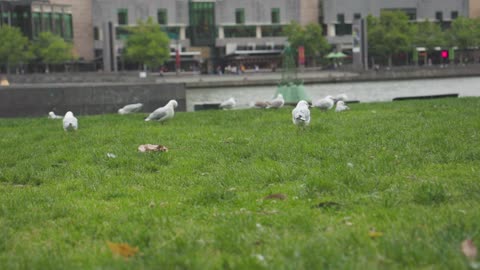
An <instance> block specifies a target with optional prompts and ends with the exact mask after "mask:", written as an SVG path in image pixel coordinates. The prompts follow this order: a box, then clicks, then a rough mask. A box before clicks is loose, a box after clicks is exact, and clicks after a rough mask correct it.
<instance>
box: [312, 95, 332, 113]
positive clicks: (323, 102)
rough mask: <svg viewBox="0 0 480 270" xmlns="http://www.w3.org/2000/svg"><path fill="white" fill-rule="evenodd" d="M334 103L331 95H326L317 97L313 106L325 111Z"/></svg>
mask: <svg viewBox="0 0 480 270" xmlns="http://www.w3.org/2000/svg"><path fill="white" fill-rule="evenodd" d="M334 104H335V100H334V99H333V97H332V96H326V97H324V98H322V99H319V100H317V101H315V102H313V107H316V108H319V109H320V110H322V111H327V110H330V109H331V108H333V105H334Z"/></svg>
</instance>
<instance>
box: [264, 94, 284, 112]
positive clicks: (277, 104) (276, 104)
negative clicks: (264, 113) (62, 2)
mask: <svg viewBox="0 0 480 270" xmlns="http://www.w3.org/2000/svg"><path fill="white" fill-rule="evenodd" d="M283 104H285V100H284V99H283V95H282V94H278V95H277V97H276V98H275V99H273V100H272V101H270V102H269V105H268V107H267V108H274V109H279V108H281V107H283Z"/></svg>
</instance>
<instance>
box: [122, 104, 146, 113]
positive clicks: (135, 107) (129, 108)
mask: <svg viewBox="0 0 480 270" xmlns="http://www.w3.org/2000/svg"><path fill="white" fill-rule="evenodd" d="M142 107H143V104H142V103H135V104H128V105H125V106H124V107H123V108H121V109H119V110H118V113H119V114H129V113H134V112H138V111H140V110H141V109H142Z"/></svg>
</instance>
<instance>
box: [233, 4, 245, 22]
mask: <svg viewBox="0 0 480 270" xmlns="http://www.w3.org/2000/svg"><path fill="white" fill-rule="evenodd" d="M235 23H236V24H244V23H245V10H244V9H243V8H237V9H235Z"/></svg>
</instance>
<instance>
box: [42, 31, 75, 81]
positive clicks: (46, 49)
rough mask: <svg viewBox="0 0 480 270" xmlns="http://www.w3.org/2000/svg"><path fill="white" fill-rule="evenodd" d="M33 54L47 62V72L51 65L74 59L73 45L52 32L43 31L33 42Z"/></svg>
mask: <svg viewBox="0 0 480 270" xmlns="http://www.w3.org/2000/svg"><path fill="white" fill-rule="evenodd" d="M32 52H33V55H35V57H36V58H37V59H40V60H41V61H42V62H43V63H44V64H45V72H46V73H48V72H49V65H51V64H61V63H65V62H66V61H69V60H72V59H73V45H72V44H71V43H69V42H65V40H63V38H61V37H60V36H57V35H55V34H53V33H51V32H42V33H40V34H39V35H38V39H37V40H35V41H34V42H33V44H32Z"/></svg>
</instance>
